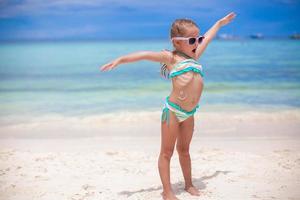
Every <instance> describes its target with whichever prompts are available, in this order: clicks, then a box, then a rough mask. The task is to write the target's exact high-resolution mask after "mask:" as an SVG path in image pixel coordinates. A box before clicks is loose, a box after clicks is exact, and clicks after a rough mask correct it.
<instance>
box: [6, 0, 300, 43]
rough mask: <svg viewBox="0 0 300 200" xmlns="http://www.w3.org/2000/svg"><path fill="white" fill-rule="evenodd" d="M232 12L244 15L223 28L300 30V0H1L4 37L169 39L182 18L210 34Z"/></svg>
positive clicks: (273, 32) (281, 33)
mask: <svg viewBox="0 0 300 200" xmlns="http://www.w3.org/2000/svg"><path fill="white" fill-rule="evenodd" d="M230 11H234V12H236V13H237V15H238V16H237V18H236V19H235V21H234V22H233V23H232V24H230V25H228V26H226V27H224V28H222V30H220V32H219V33H227V34H233V35H240V36H247V35H250V34H252V33H263V34H264V35H266V36H286V35H290V34H293V33H296V32H298V33H299V32H300V23H299V20H300V0H259V1H255V0H232V1H225V0H207V1H200V0H186V1H182V0H172V1H171V0H170V1H169V0H151V1H149V0H147V1H142V0H0V40H15V39H17V40H22V39H26V40H27V39H30V40H31V39H37V40H44V39H54V40H55V39H116V38H117V39H142V38H153V39H156V38H162V39H163V38H168V36H169V29H170V25H171V23H172V22H173V21H174V20H175V19H177V18H190V19H193V20H194V21H195V22H196V23H197V24H198V25H199V27H200V31H201V32H202V33H204V32H205V31H206V30H208V29H209V27H210V26H211V25H213V23H214V22H215V21H217V20H218V19H219V18H221V17H223V16H225V14H227V13H229V12H230Z"/></svg>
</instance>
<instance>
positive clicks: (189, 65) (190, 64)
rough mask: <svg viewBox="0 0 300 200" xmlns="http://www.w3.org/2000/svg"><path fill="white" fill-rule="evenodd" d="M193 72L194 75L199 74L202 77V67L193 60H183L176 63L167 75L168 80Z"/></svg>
mask: <svg viewBox="0 0 300 200" xmlns="http://www.w3.org/2000/svg"><path fill="white" fill-rule="evenodd" d="M189 71H193V72H195V73H198V74H200V75H201V76H202V77H203V76H204V73H203V70H202V65H201V64H199V63H198V62H197V61H196V60H194V59H185V60H182V61H180V62H178V63H177V64H176V65H175V66H174V67H173V69H172V70H171V71H170V73H169V74H168V78H173V77H176V76H179V75H181V74H184V73H186V72H189Z"/></svg>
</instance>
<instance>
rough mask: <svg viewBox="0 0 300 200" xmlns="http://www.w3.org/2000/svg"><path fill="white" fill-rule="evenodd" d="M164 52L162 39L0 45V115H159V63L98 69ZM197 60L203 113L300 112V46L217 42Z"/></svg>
mask: <svg viewBox="0 0 300 200" xmlns="http://www.w3.org/2000/svg"><path fill="white" fill-rule="evenodd" d="M162 49H172V47H171V45H170V43H169V42H168V41H167V40H160V41H159V40H141V41H65V42H6V43H1V44H0V117H1V118H2V119H3V118H5V117H13V116H19V117H20V116H24V117H26V116H35V117H38V116H43V115H49V114H61V115H64V116H87V115H101V114H103V113H110V112H119V111H142V110H144V109H145V108H146V109H145V110H144V111H158V110H160V109H161V108H162V106H163V103H164V99H165V97H166V96H167V95H168V94H169V92H170V88H171V84H170V80H167V79H164V78H162V77H161V76H160V64H159V63H152V62H149V61H141V62H137V63H131V64H125V65H120V66H119V67H118V68H116V69H115V70H112V71H110V72H100V70H99V66H101V65H103V64H105V63H106V62H108V61H110V60H111V59H114V58H116V57H118V56H121V55H124V54H128V53H131V52H135V51H140V50H151V51H160V50H162ZM199 61H200V63H201V64H202V65H203V69H204V73H205V77H204V81H205V88H204V92H203V95H202V97H201V102H200V107H201V109H203V110H216V111H218V110H220V109H225V110H226V109H235V108H236V109H250V110H251V109H293V108H299V107H300V41H295V40H236V41H222V40H215V41H213V42H212V43H211V44H210V46H209V47H208V48H207V50H206V52H205V53H204V54H203V56H202V57H201V58H200V60H199Z"/></svg>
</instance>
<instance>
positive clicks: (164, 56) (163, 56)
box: [100, 51, 170, 71]
mask: <svg viewBox="0 0 300 200" xmlns="http://www.w3.org/2000/svg"><path fill="white" fill-rule="evenodd" d="M169 59H170V56H169V54H168V52H167V51H161V52H153V51H139V52H135V53H131V54H128V55H125V56H121V57H119V58H116V59H115V60H113V61H111V62H109V63H107V64H105V65H103V66H101V67H100V70H101V71H108V70H112V69H113V68H115V67H116V66H117V65H120V64H123V63H129V62H136V61H140V60H150V61H154V62H160V63H166V64H167V63H169Z"/></svg>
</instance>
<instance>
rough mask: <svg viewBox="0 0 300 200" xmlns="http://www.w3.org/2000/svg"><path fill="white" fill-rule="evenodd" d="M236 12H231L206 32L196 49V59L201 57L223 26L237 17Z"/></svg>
mask: <svg viewBox="0 0 300 200" xmlns="http://www.w3.org/2000/svg"><path fill="white" fill-rule="evenodd" d="M235 16H236V14H235V13H234V12H231V13H229V14H228V15H226V16H225V17H223V18H222V19H220V20H218V21H217V22H216V23H215V24H214V25H213V26H212V27H211V28H210V29H209V30H208V31H207V32H206V33H205V34H204V39H203V41H202V43H201V44H200V45H199V46H198V47H197V50H196V59H199V57H200V56H201V55H202V53H203V52H204V50H205V49H206V47H207V45H208V44H209V43H210V41H211V40H212V39H213V38H214V37H215V35H216V34H217V32H218V30H219V29H220V28H221V27H222V26H225V25H227V24H228V23H230V22H231V20H233V19H234V18H235Z"/></svg>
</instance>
